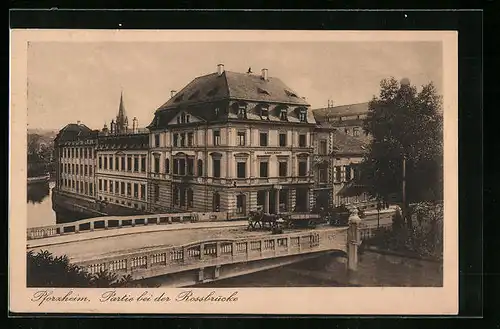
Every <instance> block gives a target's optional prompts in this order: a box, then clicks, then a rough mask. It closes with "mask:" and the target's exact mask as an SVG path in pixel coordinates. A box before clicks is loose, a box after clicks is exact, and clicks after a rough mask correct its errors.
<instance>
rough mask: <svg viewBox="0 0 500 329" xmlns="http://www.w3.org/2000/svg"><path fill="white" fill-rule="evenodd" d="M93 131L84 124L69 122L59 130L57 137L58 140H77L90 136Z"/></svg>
mask: <svg viewBox="0 0 500 329" xmlns="http://www.w3.org/2000/svg"><path fill="white" fill-rule="evenodd" d="M91 133H92V129H90V128H89V127H87V126H86V125H84V124H81V123H80V124H77V123H70V124H67V125H66V126H65V127H64V128H62V129H61V130H59V133H58V134H57V136H56V138H55V139H56V140H57V141H58V142H62V141H68V140H75V139H79V138H86V137H89V136H90V135H91Z"/></svg>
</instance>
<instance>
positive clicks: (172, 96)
mask: <svg viewBox="0 0 500 329" xmlns="http://www.w3.org/2000/svg"><path fill="white" fill-rule="evenodd" d="M176 92H177V91H175V90H170V98H174V96H175V93H176Z"/></svg>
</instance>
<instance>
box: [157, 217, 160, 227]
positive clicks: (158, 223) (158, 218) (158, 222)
mask: <svg viewBox="0 0 500 329" xmlns="http://www.w3.org/2000/svg"><path fill="white" fill-rule="evenodd" d="M156 225H160V216H157V217H156Z"/></svg>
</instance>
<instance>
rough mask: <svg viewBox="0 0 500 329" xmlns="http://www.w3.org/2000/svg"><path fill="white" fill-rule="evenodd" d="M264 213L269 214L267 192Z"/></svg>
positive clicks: (267, 193) (267, 192)
mask: <svg viewBox="0 0 500 329" xmlns="http://www.w3.org/2000/svg"><path fill="white" fill-rule="evenodd" d="M264 212H265V213H269V191H266V201H265V202H264Z"/></svg>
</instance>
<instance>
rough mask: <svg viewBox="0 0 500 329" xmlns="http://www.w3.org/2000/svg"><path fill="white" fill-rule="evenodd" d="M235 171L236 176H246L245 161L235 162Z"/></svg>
mask: <svg viewBox="0 0 500 329" xmlns="http://www.w3.org/2000/svg"><path fill="white" fill-rule="evenodd" d="M236 172H237V177H238V178H246V176H247V164H246V162H237V163H236Z"/></svg>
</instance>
